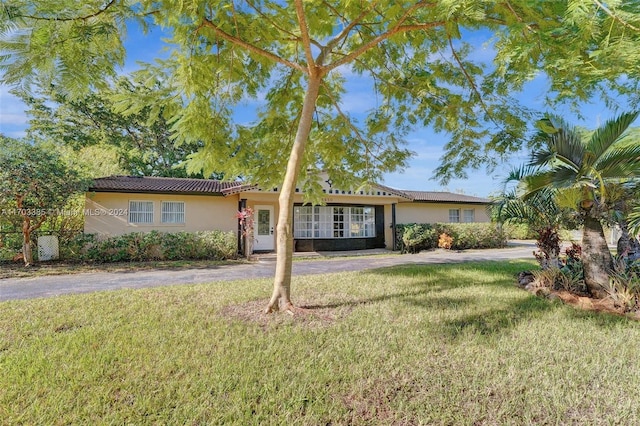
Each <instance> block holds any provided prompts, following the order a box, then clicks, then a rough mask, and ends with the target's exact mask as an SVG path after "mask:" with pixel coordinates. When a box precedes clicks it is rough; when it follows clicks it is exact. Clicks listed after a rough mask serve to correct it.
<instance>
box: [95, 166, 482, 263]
mask: <svg viewBox="0 0 640 426" xmlns="http://www.w3.org/2000/svg"><path fill="white" fill-rule="evenodd" d="M322 188H323V192H324V194H325V196H324V198H323V200H322V201H323V203H324V205H321V206H311V205H304V204H303V199H302V194H301V193H300V190H299V189H296V192H297V194H296V196H295V200H294V211H293V229H294V231H293V232H294V239H295V247H296V250H297V251H315V250H357V249H368V248H388V249H393V248H394V247H393V245H394V241H395V238H394V237H395V236H394V230H395V224H405V223H436V222H488V221H489V216H488V214H487V211H486V207H487V205H488V204H489V203H490V200H488V199H485V198H478V197H472V196H468V195H461V194H454V193H450V192H428V191H403V190H399V189H393V188H389V187H386V186H383V185H373V186H371V187H370V189H369V190H366V191H365V190H358V191H356V190H348V189H338V188H334V187H333V186H332V182H331V180H330V179H326V180H323V181H322ZM278 195H279V193H278V188H273V189H269V190H265V189H261V188H259V187H257V186H256V185H250V184H246V183H243V182H222V181H217V180H211V179H182V178H162V177H133V176H111V177H105V178H99V179H95V180H94V182H93V185H92V187H91V188H89V191H88V192H87V194H86V206H85V228H84V230H85V232H86V233H97V234H107V235H119V234H125V233H129V232H146V231H151V230H157V231H161V232H177V231H189V232H195V231H206V230H214V229H217V230H222V231H233V232H238V235H239V239H240V233H239V223H238V219H237V217H236V214H237V212H238V211H239V210H241V209H242V208H245V207H251V208H252V209H253V210H254V215H255V217H254V220H255V231H254V232H255V241H254V250H255V251H271V250H274V249H275V232H276V223H275V222H276V219H277V215H278Z"/></svg>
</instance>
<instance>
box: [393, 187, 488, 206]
mask: <svg viewBox="0 0 640 426" xmlns="http://www.w3.org/2000/svg"><path fill="white" fill-rule="evenodd" d="M402 192H404V193H405V194H407V195H408V196H409V198H411V199H412V200H413V201H414V202H423V203H468V204H489V203H491V200H490V199H488V198H480V197H473V196H471V195H464V194H454V193H453V192H440V191H409V190H403V191H402Z"/></svg>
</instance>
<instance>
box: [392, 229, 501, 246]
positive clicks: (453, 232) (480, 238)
mask: <svg viewBox="0 0 640 426" xmlns="http://www.w3.org/2000/svg"><path fill="white" fill-rule="evenodd" d="M441 234H447V235H448V236H450V237H451V238H452V242H451V248H452V249H454V250H466V249H482V248H499V247H505V246H506V244H507V239H506V234H505V233H504V232H503V231H502V230H501V229H499V228H498V227H497V226H496V225H494V224H492V223H436V224H416V223H412V224H402V225H396V244H397V247H398V248H399V249H400V251H401V252H402V253H407V252H409V253H417V252H419V251H420V250H428V249H433V248H436V247H438V237H439V236H440V235H441Z"/></svg>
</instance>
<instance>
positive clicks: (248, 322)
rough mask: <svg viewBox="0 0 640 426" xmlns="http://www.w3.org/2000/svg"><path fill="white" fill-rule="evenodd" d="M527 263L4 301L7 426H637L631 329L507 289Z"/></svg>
mask: <svg viewBox="0 0 640 426" xmlns="http://www.w3.org/2000/svg"><path fill="white" fill-rule="evenodd" d="M531 267H533V263H531V262H484V263H469V264H463V265H421V266H420V265H419V266H416V265H411V266H399V267H392V268H384V269H379V270H373V271H368V272H357V273H340V274H327V275H323V276H306V277H296V278H294V295H295V300H297V302H298V303H299V304H300V305H304V306H306V307H307V308H308V309H309V312H310V313H309V314H308V315H301V316H296V317H291V316H289V315H285V314H281V315H272V316H264V315H261V314H259V313H258V310H259V308H260V307H263V306H265V304H266V297H267V296H268V295H269V293H270V286H271V283H270V280H253V281H236V282H225V283H215V284H206V285H195V286H186V287H170V288H152V289H144V290H123V291H114V292H102V293H95V294H89V295H74V296H63V297H56V298H51V299H39V300H27V301H12V302H4V303H0V371H1V372H2V373H1V374H0V423H4V424H125V423H126V424H239V425H245V424H287V425H289V424H294V425H295V424H303V425H306V424H309V425H317V424H334V425H336V424H356V425H370V424H381V425H388V424H461V425H465V424H469V425H472V424H473V425H475V424H478V425H482V424H486V425H495V424H518V425H519V424H533V423H535V424H637V423H638V422H639V421H640V406H639V405H638V404H637V401H638V400H640V364H638V362H637V356H638V354H637V347H638V346H637V342H638V341H639V340H640V323H638V322H635V321H631V320H629V319H627V318H624V317H619V316H613V315H607V314H596V313H590V312H583V311H579V310H576V309H574V308H572V307H569V306H564V305H562V304H560V303H557V302H549V301H547V300H543V299H539V298H536V297H533V296H532V295H530V294H529V293H527V292H524V291H522V290H519V289H517V288H516V287H515V286H514V276H515V274H516V273H517V272H519V271H521V270H523V269H529V268H531Z"/></svg>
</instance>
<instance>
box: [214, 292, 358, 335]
mask: <svg viewBox="0 0 640 426" xmlns="http://www.w3.org/2000/svg"><path fill="white" fill-rule="evenodd" d="M268 303H269V300H268V299H261V300H252V301H249V302H245V303H239V304H234V305H229V306H225V307H224V308H222V309H221V310H220V315H221V316H223V317H225V318H231V319H235V320H239V321H242V322H245V323H250V324H257V325H259V326H260V327H262V328H263V329H265V330H267V329H270V328H272V327H278V326H281V325H285V324H295V325H299V326H303V327H311V328H314V327H328V326H331V325H333V324H335V323H336V322H337V321H340V320H342V319H344V318H346V317H347V316H348V315H349V314H350V313H351V312H352V311H353V309H354V308H355V307H356V306H357V305H358V304H359V303H357V302H341V303H327V304H318V303H317V302H315V303H312V302H309V301H305V300H299V301H297V302H296V308H297V309H296V310H295V312H294V313H290V312H275V313H271V314H265V313H264V309H265V307H266V306H267V304H268Z"/></svg>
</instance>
